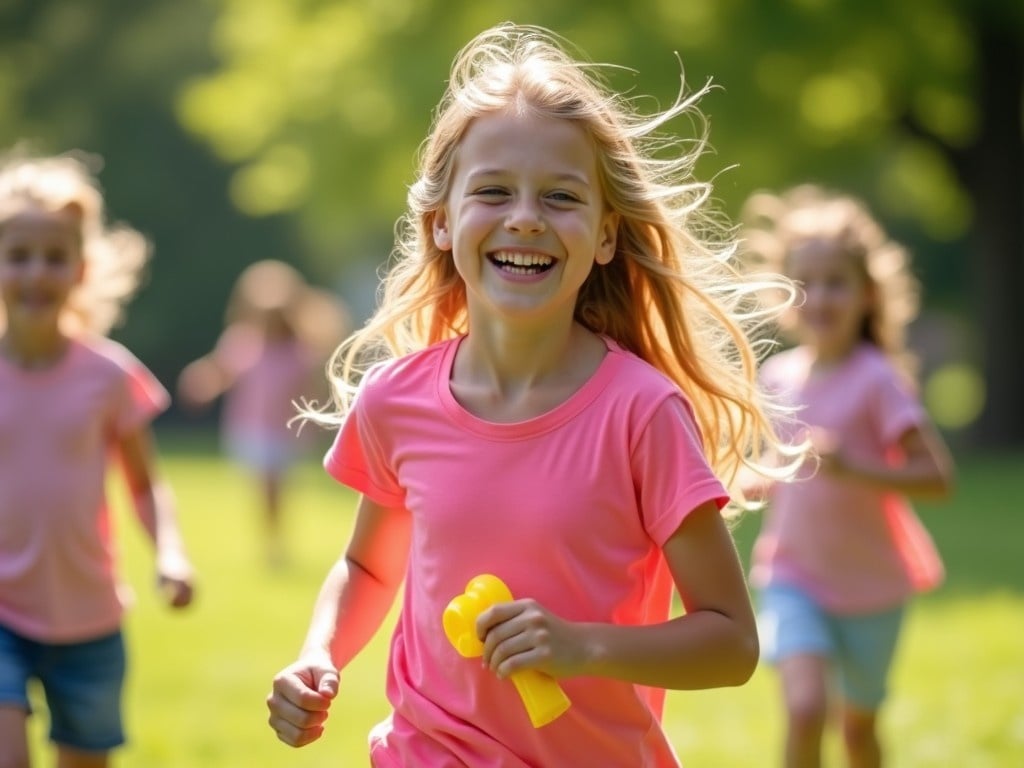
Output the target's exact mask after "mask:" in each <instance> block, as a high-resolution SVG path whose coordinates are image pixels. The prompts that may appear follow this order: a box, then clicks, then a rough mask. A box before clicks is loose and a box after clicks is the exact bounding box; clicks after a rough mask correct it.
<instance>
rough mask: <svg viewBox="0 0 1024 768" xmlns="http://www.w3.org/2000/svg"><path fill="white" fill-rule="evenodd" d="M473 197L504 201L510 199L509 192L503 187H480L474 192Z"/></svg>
mask: <svg viewBox="0 0 1024 768" xmlns="http://www.w3.org/2000/svg"><path fill="white" fill-rule="evenodd" d="M473 197H480V198H484V199H490V200H502V199H504V198H506V197H508V191H507V190H505V189H504V188H502V187H480V188H479V189H476V190H473Z"/></svg>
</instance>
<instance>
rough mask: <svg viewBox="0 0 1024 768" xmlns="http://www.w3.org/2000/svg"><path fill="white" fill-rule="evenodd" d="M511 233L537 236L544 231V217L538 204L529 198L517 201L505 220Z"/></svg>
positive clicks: (506, 226) (506, 227)
mask: <svg viewBox="0 0 1024 768" xmlns="http://www.w3.org/2000/svg"><path fill="white" fill-rule="evenodd" d="M505 229H507V230H508V231H509V232H516V233H520V234H531V235H536V234H539V233H541V232H543V231H544V229H545V224H544V216H543V215H542V214H541V211H540V208H539V206H538V205H537V203H536V202H534V201H533V200H530V199H528V198H520V199H519V200H517V201H516V202H515V203H514V204H513V206H512V209H511V210H510V211H509V212H508V216H507V217H506V218H505Z"/></svg>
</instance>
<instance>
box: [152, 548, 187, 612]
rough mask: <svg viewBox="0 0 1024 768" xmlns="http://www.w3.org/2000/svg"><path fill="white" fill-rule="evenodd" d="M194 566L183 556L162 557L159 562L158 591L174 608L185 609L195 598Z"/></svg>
mask: <svg viewBox="0 0 1024 768" xmlns="http://www.w3.org/2000/svg"><path fill="white" fill-rule="evenodd" d="M194 578H195V577H194V574H193V571H192V564H191V563H189V561H188V560H187V559H185V558H184V557H183V556H181V555H173V556H170V555H168V556H162V557H161V558H160V559H159V561H158V562H157V574H156V580H157V589H158V590H159V591H160V594H161V595H163V596H164V599H165V600H166V601H167V604H168V605H169V606H171V607H172V608H184V607H185V606H187V605H189V604H190V603H191V602H192V598H193V597H194V596H195V586H194Z"/></svg>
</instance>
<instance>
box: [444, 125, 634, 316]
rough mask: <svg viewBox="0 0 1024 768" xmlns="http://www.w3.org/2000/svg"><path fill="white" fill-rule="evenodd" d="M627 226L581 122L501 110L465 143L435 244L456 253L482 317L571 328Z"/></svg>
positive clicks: (473, 307)
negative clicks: (612, 207) (579, 302)
mask: <svg viewBox="0 0 1024 768" xmlns="http://www.w3.org/2000/svg"><path fill="white" fill-rule="evenodd" d="M617 226H618V216H617V214H614V213H609V212H607V211H606V210H605V206H604V199H603V196H602V192H601V187H600V183H599V179H598V173H597V159H596V156H595V151H594V147H593V144H592V142H591V141H590V138H589V137H588V136H587V134H586V133H585V132H584V130H583V129H582V128H581V127H580V126H579V125H577V124H576V123H574V122H572V121H569V120H561V119H553V118H546V117H539V116H535V115H530V114H526V115H520V114H513V113H511V112H496V113H492V114H488V115H484V116H482V117H479V118H476V119H475V120H474V121H473V122H472V123H471V124H470V126H469V128H468V129H467V131H466V133H465V134H464V136H463V138H462V141H461V143H460V145H459V148H458V150H457V153H456V156H455V168H454V173H453V175H452V181H451V187H450V189H449V192H448V197H447V200H446V202H445V204H444V207H443V208H442V209H441V210H439V211H438V212H437V213H436V215H435V219H434V242H435V244H436V245H437V247H438V248H440V249H441V250H443V251H447V250H451V251H452V256H453V259H454V262H455V268H456V269H457V270H458V272H459V274H460V276H461V277H462V279H463V281H465V284H466V289H467V296H468V304H469V311H470V314H471V316H472V317H475V318H478V319H482V317H486V316H491V317H494V318H501V319H503V320H504V321H510V320H544V321H549V320H551V319H554V318H558V319H566V318H568V321H571V318H572V314H573V310H574V308H575V303H576V296H577V294H578V293H579V290H580V287H581V286H582V285H583V282H584V280H586V278H587V276H588V275H589V274H590V270H591V269H592V268H593V266H594V264H595V262H596V263H597V264H607V263H608V262H609V261H611V259H612V256H613V255H614V253H615V234H616V230H617Z"/></svg>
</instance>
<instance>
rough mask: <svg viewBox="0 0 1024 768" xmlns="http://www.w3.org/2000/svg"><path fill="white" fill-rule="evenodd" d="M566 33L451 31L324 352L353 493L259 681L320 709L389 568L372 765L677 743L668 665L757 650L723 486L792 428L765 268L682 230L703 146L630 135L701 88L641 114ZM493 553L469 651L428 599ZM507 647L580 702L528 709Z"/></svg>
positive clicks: (697, 208)
mask: <svg viewBox="0 0 1024 768" xmlns="http://www.w3.org/2000/svg"><path fill="white" fill-rule="evenodd" d="M563 45H564V41H561V40H559V39H558V38H556V37H555V36H553V35H552V34H550V33H549V32H547V31H545V30H543V29H539V28H535V27H519V26H515V25H511V24H504V25H500V26H498V27H495V28H493V29H489V30H487V31H485V32H483V33H481V34H480V35H479V36H478V37H476V38H475V39H474V40H473V41H471V42H470V43H469V44H468V46H467V47H466V48H465V49H464V50H463V51H462V52H461V53H460V54H459V56H458V57H457V59H456V61H455V65H454V68H453V71H452V73H451V77H450V79H449V87H448V91H447V92H446V94H445V96H444V98H443V100H442V102H441V105H440V107H439V109H438V112H437V116H436V120H435V123H434V127H433V131H432V132H431V134H430V136H429V137H428V139H427V141H426V143H425V144H424V146H423V151H422V155H421V164H420V169H419V178H418V180H417V181H416V183H415V184H414V185H413V187H412V188H411V190H410V195H409V203H410V208H409V211H408V214H407V216H406V218H405V220H404V222H403V226H402V227H400V229H399V232H400V237H399V241H398V243H397V255H396V260H395V262H394V266H393V269H392V270H391V272H390V273H389V274H388V276H387V278H386V280H385V285H384V292H383V300H382V303H381V305H380V307H379V309H378V311H377V313H376V314H375V315H374V317H373V318H371V320H370V321H369V323H368V324H367V326H366V327H365V328H364V329H362V330H360V331H357V332H356V333H355V334H353V335H352V336H351V337H350V338H349V339H348V341H347V342H346V343H345V344H343V345H342V347H341V348H340V349H339V352H338V356H337V358H336V360H335V367H334V369H333V370H334V371H336V373H337V375H336V377H335V378H334V379H333V382H334V385H335V395H336V397H335V402H336V405H337V411H336V412H335V413H308V414H307V415H308V416H309V417H310V418H314V419H316V420H319V421H322V422H328V423H333V424H337V425H340V430H339V432H338V435H337V437H336V439H335V442H334V444H333V446H332V448H331V449H330V451H329V452H328V454H327V457H326V460H325V464H326V468H327V471H328V472H329V473H330V474H331V475H332V476H333V477H335V478H336V479H338V480H339V481H340V482H342V483H345V484H347V485H349V486H350V487H352V488H354V489H355V490H357V491H358V492H359V493H360V494H361V496H360V500H359V506H358V511H357V519H356V524H355V530H354V532H353V535H352V538H351V540H350V543H349V546H348V548H347V550H346V552H345V553H344V555H343V556H342V557H341V558H340V559H339V560H338V562H337V564H336V565H335V566H334V568H333V569H332V570H331V572H330V573H329V575H328V576H327V579H326V581H325V583H324V585H323V588H322V591H321V593H320V596H319V599H318V601H317V604H316V606H315V608H314V614H313V618H312V620H311V623H310V626H309V630H308V632H307V636H306V642H305V644H304V646H303V649H302V651H301V653H300V655H299V658H298V659H297V660H296V661H295V662H294V663H292V664H291V665H289V666H288V667H286V668H285V669H284V670H282V671H281V672H280V673H279V674H278V675H277V676H276V677H275V679H274V682H273V688H272V691H271V693H270V695H269V696H268V699H267V703H268V707H269V709H270V725H271V727H272V728H273V729H274V731H275V733H276V734H277V736H278V738H280V739H281V740H282V741H284V742H285V743H287V744H291V745H294V746H301V745H304V744H308V743H310V742H312V741H314V740H316V739H317V738H319V737H320V735H321V734H322V732H323V728H324V726H325V719H326V718H327V713H328V710H329V707H330V705H331V701H332V700H333V699H334V697H335V696H337V695H340V693H344V691H345V688H344V681H343V679H339V670H341V669H342V668H344V667H345V665H346V664H348V662H349V661H350V660H351V659H352V658H353V657H354V656H355V655H356V654H357V653H358V652H359V651H360V649H362V648H363V646H364V645H365V644H366V642H367V641H368V640H369V639H370V638H371V637H372V635H373V634H374V632H375V631H376V630H377V628H378V627H379V626H380V624H381V622H382V621H383V619H384V617H385V616H386V614H387V613H388V610H389V607H390V606H391V604H392V601H393V600H394V599H395V597H396V595H397V594H398V592H399V588H400V587H401V586H402V585H403V584H404V591H403V595H402V598H401V599H402V609H401V613H400V616H399V619H398V624H397V626H396V628H395V631H394V634H393V636H392V643H391V653H390V659H389V663H388V676H387V692H388V698H389V700H390V702H391V704H392V706H393V712H392V714H391V716H390V717H389V718H387V719H386V720H385V721H384V722H382V723H380V724H379V725H378V726H377V727H376V728H375V729H374V730H373V732H372V733H371V736H370V756H371V757H370V760H371V763H372V764H373V765H374V766H376V767H377V768H397V767H398V766H430V767H431V768H449V767H450V768H454V767H456V766H466V765H469V766H473V767H474V768H482V767H484V766H495V768H497V767H498V766H501V767H502V768H509V767H514V766H521V767H522V768H526V766H570V765H571V766H602V767H603V768H615V767H616V766H621V767H622V768H626V767H627V766H628V768H636V766H651V767H652V768H655V767H657V768H669V767H671V766H678V765H679V760H678V757H677V755H676V753H675V750H674V749H673V747H672V745H671V743H670V742H669V739H668V738H667V735H666V734H665V732H664V730H663V728H662V725H661V715H662V702H663V699H664V691H665V689H668V688H673V689H700V688H712V687H718V686H734V685H740V684H742V683H744V682H745V681H746V680H747V678H748V677H749V675H750V674H751V672H752V671H753V669H754V667H755V665H756V661H757V658H758V648H757V633H756V626H755V622H754V617H753V610H752V608H751V605H750V601H749V596H748V594H747V590H746V587H745V585H744V580H743V574H742V571H741V568H740V566H739V562H738V558H737V555H736V551H735V547H734V545H733V542H732V539H731V536H730V534H729V530H728V528H727V526H726V522H725V520H724V518H723V515H722V509H723V507H725V505H726V504H727V502H728V501H729V489H728V488H727V486H728V485H731V484H732V479H733V478H734V477H735V476H736V473H737V470H738V468H739V467H740V466H741V465H744V464H747V463H751V462H755V461H756V449H757V448H759V447H760V446H763V445H769V446H771V447H774V448H778V449H781V448H782V447H781V445H780V444H779V443H778V441H777V440H776V438H775V436H774V433H773V432H772V428H771V426H770V425H771V423H772V413H773V411H772V409H771V408H770V406H768V405H767V404H765V403H764V402H762V399H761V398H760V396H759V394H758V390H757V387H756V369H755V358H754V355H753V354H752V351H751V347H750V343H749V341H748V337H747V333H748V332H749V331H750V325H749V324H750V323H751V322H754V321H755V320H756V318H755V317H753V316H752V315H751V314H749V313H748V312H747V310H749V309H751V308H752V307H753V304H752V303H751V302H752V301H753V299H754V294H755V287H754V286H753V285H752V284H750V283H747V282H746V281H745V280H743V279H742V278H741V277H740V276H739V273H738V272H737V271H736V270H735V269H733V268H732V267H731V266H730V265H729V264H728V252H726V253H725V254H723V253H719V252H717V251H716V250H715V249H714V248H712V247H711V246H710V245H709V244H708V243H706V242H704V241H702V240H701V239H700V238H698V236H697V235H696V232H698V231H701V232H703V231H706V230H703V229H700V228H696V227H695V222H696V221H697V219H698V218H700V214H701V212H702V208H701V203H702V202H703V201H704V200H705V199H706V197H705V195H706V193H707V191H708V190H707V188H706V186H705V185H702V184H699V183H697V182H695V181H694V180H693V178H692V177H691V176H690V170H691V169H692V164H693V161H694V160H695V155H692V154H685V155H682V156H680V157H679V158H677V159H676V160H675V162H670V161H668V160H666V159H665V158H664V157H663V156H659V157H658V158H654V157H651V156H649V155H647V154H646V153H645V151H644V148H645V147H646V146H647V145H646V143H645V142H644V140H643V139H645V138H646V139H655V138H656V137H655V136H654V135H652V134H653V133H654V132H655V131H657V129H658V128H659V127H660V126H661V125H663V123H664V121H665V120H668V119H670V118H672V117H675V116H679V115H681V114H684V113H687V112H690V111H691V110H693V109H694V100H695V99H696V96H695V97H693V99H682V100H680V101H679V102H678V103H676V104H674V105H673V106H672V107H671V108H670V109H669V110H668V111H667V112H666V113H664V114H658V115H653V116H643V115H640V114H637V113H635V112H633V111H632V110H631V109H630V107H629V104H628V103H627V102H625V101H623V100H622V99H620V98H618V97H616V96H615V95H614V94H612V93H611V92H609V91H608V90H606V89H605V87H604V86H603V85H602V84H601V82H600V80H599V79H597V78H595V77H593V73H592V67H591V66H590V65H588V64H586V63H579V62H577V61H575V60H574V59H573V58H572V57H570V56H569V55H568V53H567V52H566V51H565V49H564V48H563V47H562V46H563ZM654 145H656V146H660V145H659V144H658V143H657V142H656V141H655V144H654ZM780 287H781V288H783V289H785V288H787V287H788V284H782V283H780ZM764 312H765V314H764V316H765V317H768V316H770V315H771V312H770V311H769V309H768V308H767V307H765V308H764ZM371 364H372V365H371ZM484 573H487V574H493V575H495V576H497V577H498V578H500V579H502V580H504V581H505V583H506V584H507V585H508V587H509V588H510V590H511V593H512V595H513V596H514V599H513V600H511V601H499V602H498V603H497V604H495V605H493V606H491V607H489V608H487V609H486V610H484V611H483V612H482V613H480V615H479V617H478V618H477V619H476V621H475V626H474V629H475V633H476V635H477V637H478V638H479V639H480V640H481V641H482V645H483V648H482V652H483V660H482V663H481V661H480V660H475V659H467V658H464V657H462V656H461V655H460V654H459V653H458V652H457V651H456V649H455V648H454V647H453V646H452V644H451V643H449V641H448V639H447V638H446V635H445V633H444V631H443V628H442V616H443V614H444V611H445V609H446V606H447V604H448V603H449V601H451V600H452V598H454V597H456V596H457V595H459V594H461V593H462V592H463V590H464V589H465V588H466V586H467V584H468V583H469V582H470V581H471V580H472V579H473V578H474V577H476V576H478V575H480V574H484ZM673 591H675V592H678V594H679V596H680V597H681V600H682V604H683V606H684V608H685V615H683V616H673V611H672V595H673ZM526 671H533V672H535V673H541V674H542V675H546V676H548V677H550V678H554V679H555V680H557V682H558V683H559V684H560V685H561V686H562V687H563V690H564V692H565V693H566V695H567V696H568V698H569V700H570V702H571V703H570V706H569V708H568V710H566V711H565V712H564V713H563V714H561V715H560V716H559V717H557V718H556V719H554V720H553V721H551V722H548V723H547V724H545V725H543V726H542V727H534V726H533V725H532V723H531V720H530V718H529V717H528V715H527V712H526V710H525V708H524V706H523V703H522V702H521V701H520V698H519V695H518V693H517V690H516V686H515V685H513V683H512V681H511V680H509V677H510V676H511V675H516V674H518V673H522V672H526ZM541 679H545V678H541ZM353 693H354V692H353Z"/></svg>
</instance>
